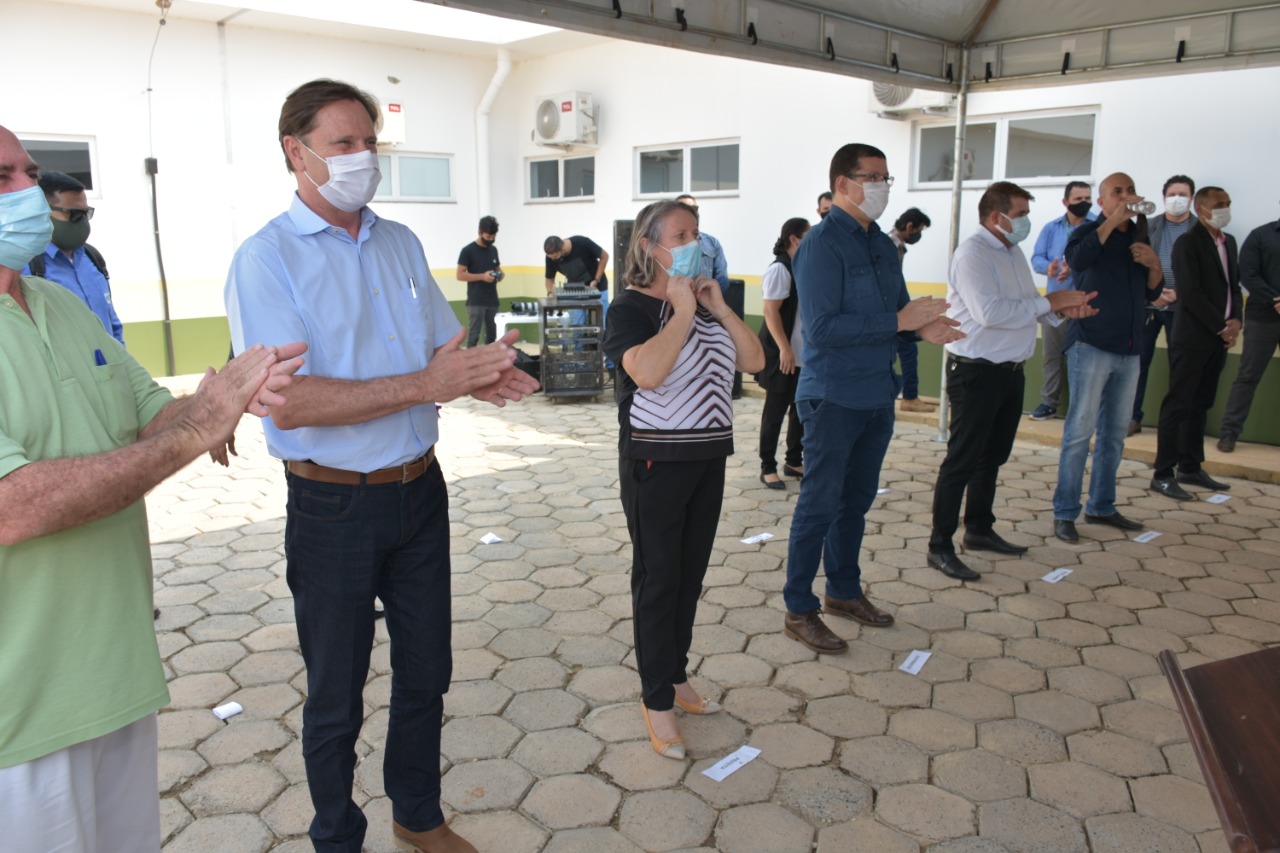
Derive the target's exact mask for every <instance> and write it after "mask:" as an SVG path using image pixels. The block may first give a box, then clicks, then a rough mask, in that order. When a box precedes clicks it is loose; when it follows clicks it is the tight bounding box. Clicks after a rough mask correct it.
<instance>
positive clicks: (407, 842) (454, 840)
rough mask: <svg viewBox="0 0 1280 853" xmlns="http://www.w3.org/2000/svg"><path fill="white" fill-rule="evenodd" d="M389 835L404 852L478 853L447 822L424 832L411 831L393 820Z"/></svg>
mask: <svg viewBox="0 0 1280 853" xmlns="http://www.w3.org/2000/svg"><path fill="white" fill-rule="evenodd" d="M391 836H392V838H394V839H395V842H396V847H398V848H399V849H401V850H403V851H405V853H479V851H478V850H476V848H475V847H474V846H473V845H472V844H471V842H470V841H467V839H465V838H463V837H462V836H461V835H459V834H458V833H456V832H454V831H453V830H452V829H450V828H449V824H447V823H442V824H440V825H439V826H437V827H436V828H435V829H428V830H427V831H426V832H412V831H410V830H408V829H405V828H404V827H403V826H401V825H400V824H398V823H396V822H395V821H394V820H393V821H391Z"/></svg>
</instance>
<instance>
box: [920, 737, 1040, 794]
mask: <svg viewBox="0 0 1280 853" xmlns="http://www.w3.org/2000/svg"><path fill="white" fill-rule="evenodd" d="M1050 766H1057V765H1050ZM932 778H933V783H934V784H935V785H937V786H938V787H940V788H945V789H946V790H948V791H950V792H952V793H953V794H959V795H960V796H962V797H964V798H965V799H966V800H969V801H971V802H974V803H985V802H992V801H994V800H1007V799H1010V798H1012V797H1025V796H1026V794H1027V773H1026V771H1025V770H1023V769H1022V767H1020V766H1018V765H1017V764H1015V763H1013V762H1012V761H1009V760H1008V759H1005V758H1001V757H1000V756H998V755H996V754H995V753H993V752H988V751H987V750H985V749H970V750H965V751H964V752H952V753H948V754H946V755H939V756H937V757H936V758H934V759H933V777H932Z"/></svg>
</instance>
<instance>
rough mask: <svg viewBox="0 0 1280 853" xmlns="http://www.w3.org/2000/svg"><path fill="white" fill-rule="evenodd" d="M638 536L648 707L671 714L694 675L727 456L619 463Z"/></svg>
mask: <svg viewBox="0 0 1280 853" xmlns="http://www.w3.org/2000/svg"><path fill="white" fill-rule="evenodd" d="M618 479H619V482H620V483H621V487H622V510H623V512H624V513H625V514H626V516H627V530H628V531H629V532H630V533H631V613H632V617H633V619H634V622H633V628H634V631H635V639H636V664H637V667H638V668H639V670H640V689H641V692H642V694H643V696H644V704H645V707H647V708H648V709H649V710H651V711H669V710H671V707H672V705H674V704H675V689H674V688H673V686H672V685H675V684H681V683H683V682H685V681H688V680H689V674H688V672H687V670H688V666H689V645H690V644H691V643H692V642H693V618H694V615H695V613H696V612H697V609H698V599H699V597H701V595H702V579H703V578H704V577H705V576H706V574H707V562H708V561H709V560H710V559H711V546H712V544H713V543H714V542H715V538H716V526H717V525H718V524H719V522H720V505H721V503H722V502H723V500H724V458H723V457H721V458H719V459H708V460H705V461H700V462H652V463H650V462H645V461H637V460H633V459H620V460H619V461H618Z"/></svg>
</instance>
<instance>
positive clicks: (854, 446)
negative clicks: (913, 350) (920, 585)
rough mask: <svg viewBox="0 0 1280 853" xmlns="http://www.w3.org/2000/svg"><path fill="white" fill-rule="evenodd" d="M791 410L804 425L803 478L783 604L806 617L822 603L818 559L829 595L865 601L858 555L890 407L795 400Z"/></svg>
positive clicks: (887, 432) (873, 495)
mask: <svg viewBox="0 0 1280 853" xmlns="http://www.w3.org/2000/svg"><path fill="white" fill-rule="evenodd" d="M796 411H797V412H799V413H800V422H801V424H803V425H804V479H803V480H801V481H800V498H799V499H798V500H797V501H796V509H795V513H794V514H793V515H792V516H791V542H790V544H789V545H788V547H787V583H786V586H784V587H783V589H782V597H783V600H784V601H785V602H786V605H787V610H789V611H791V612H792V613H809V612H810V611H813V610H817V609H818V607H819V605H820V603H821V602H819V601H818V597H817V596H816V595H814V594H813V579H814V578H815V577H817V575H818V561H819V559H821V560H822V566H823V569H824V570H825V572H826V575H827V595H829V596H831V597H832V598H842V599H853V598H862V568H861V566H859V565H858V554H859V552H860V551H861V550H862V534H863V532H864V531H865V530H866V521H867V518H866V517H867V510H869V509H871V504H872V502H873V501H875V499H876V488H877V487H878V486H879V484H880V464H881V463H882V462H884V454H885V451H887V450H888V449H889V439H891V438H893V407H892V406H889V407H888V408H884V409H866V410H863V409H846V408H845V407H843V406H837V405H836V404H835V403H832V402H830V401H827V400H798V401H796Z"/></svg>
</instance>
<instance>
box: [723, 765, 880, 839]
mask: <svg viewBox="0 0 1280 853" xmlns="http://www.w3.org/2000/svg"><path fill="white" fill-rule="evenodd" d="M754 763H756V762H752V764H754ZM747 766H748V767H750V766H751V765H747ZM739 772H741V771H739ZM735 775H737V774H735ZM730 778H732V777H730ZM775 796H776V798H777V801H778V802H779V803H781V804H782V805H784V806H786V807H787V808H789V809H791V810H792V811H793V812H795V813H796V814H798V815H800V816H801V817H803V818H804V819H805V820H807V821H809V822H810V823H812V824H814V825H815V826H819V827H822V826H830V825H832V824H836V823H844V822H846V821H850V820H853V819H854V818H857V817H862V816H864V815H869V814H871V798H872V793H871V787H870V786H869V785H865V784H863V783H862V782H859V781H857V780H856V779H854V778H853V777H851V776H849V775H848V774H846V773H841V772H840V771H839V770H837V769H835V768H834V767H805V768H802V769H799V770H788V771H786V772H785V773H783V774H782V779H781V781H780V782H779V784H778V788H777V792H776V794H775Z"/></svg>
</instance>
